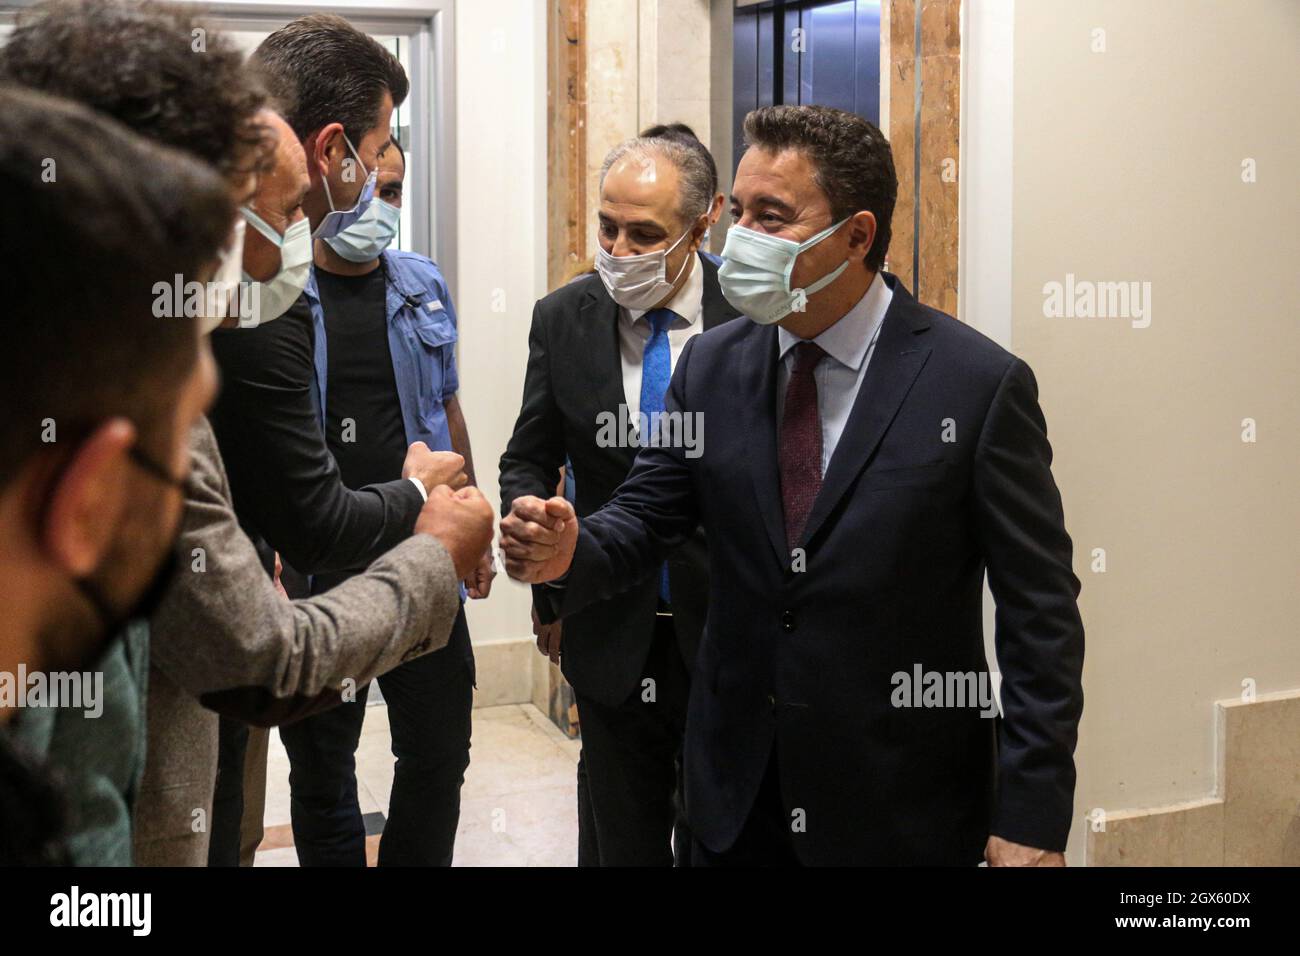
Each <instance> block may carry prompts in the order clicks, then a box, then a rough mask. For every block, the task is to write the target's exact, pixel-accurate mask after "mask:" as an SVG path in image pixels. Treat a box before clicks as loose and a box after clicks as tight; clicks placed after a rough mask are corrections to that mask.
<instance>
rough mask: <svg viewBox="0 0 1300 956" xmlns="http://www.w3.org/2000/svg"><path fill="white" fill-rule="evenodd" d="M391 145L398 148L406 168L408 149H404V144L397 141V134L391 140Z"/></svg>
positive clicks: (398, 153) (403, 166) (403, 167)
mask: <svg viewBox="0 0 1300 956" xmlns="http://www.w3.org/2000/svg"><path fill="white" fill-rule="evenodd" d="M389 145H390V146H392V147H393V149H395V150H397V155H398V156H401V157H402V169H406V150H404V149H402V144H401V143H399V142H398V141H397V137H396V136H394V137H393V138H392V139H391V140H389Z"/></svg>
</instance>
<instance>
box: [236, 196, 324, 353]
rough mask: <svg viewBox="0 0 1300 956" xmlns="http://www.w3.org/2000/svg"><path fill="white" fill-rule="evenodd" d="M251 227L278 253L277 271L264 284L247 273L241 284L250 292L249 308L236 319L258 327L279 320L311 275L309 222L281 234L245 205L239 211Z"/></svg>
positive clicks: (293, 226)
mask: <svg viewBox="0 0 1300 956" xmlns="http://www.w3.org/2000/svg"><path fill="white" fill-rule="evenodd" d="M239 211H240V212H241V213H243V215H244V219H245V220H246V221H247V222H248V224H249V225H250V226H252V227H253V228H254V229H256V230H257V231H258V232H260V233H261V234H262V235H263V236H265V237H266V240H267V242H269V243H271V244H272V245H273V246H276V247H277V248H278V249H279V250H280V270H279V271H278V272H277V273H276V274H275V275H273V276H272V277H271V278H269V279H267V280H266V281H265V282H258V281H257V280H256V279H254V278H253V277H252V276H250V275H249V274H248V273H247V272H245V273H244V282H245V283H247V288H248V290H249V300H250V303H251V307H250V308H249V309H247V310H245V311H246V312H247V314H246V315H245V314H241V315H240V317H239V324H240V326H243V327H247V326H255V325H261V324H263V323H264V322H270V321H272V320H273V319H278V318H279V317H280V316H282V315H284V313H286V312H288V311H289V306H291V305H293V303H294V302H295V301H296V300H297V298H298V296H300V295H302V290H303V288H304V287H306V285H307V276H308V275H309V274H310V273H311V251H312V250H311V223H309V222H308V221H307V217H306V216H303V217H302V218H301V219H299V220H298V221H297V222H295V223H293V224H292V225H290V226H289V228H288V229H286V230H285V231H284V235H283V236H282V235H280V234H279V233H278V232H276V231H275V230H274V229H272V228H271V225H270V224H269V223H268V222H267V221H266V220H265V219H263V218H262V217H261V216H259V215H258V214H257V213H255V212H253V210H251V209H249V208H248V207H247V206H244V207H242V208H241V209H240V210H239Z"/></svg>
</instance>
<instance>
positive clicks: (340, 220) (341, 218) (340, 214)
mask: <svg viewBox="0 0 1300 956" xmlns="http://www.w3.org/2000/svg"><path fill="white" fill-rule="evenodd" d="M343 142H345V143H347V144H348V149H349V150H351V152H352V156H353V158H354V159H355V160H356V161H357V165H358V166H360V167H361V168H362V169H365V168H366V164H365V163H363V162H362V161H361V157H360V156H359V155H358V154H357V150H356V147H355V146H353V145H352V140H350V139H348V137H347V134H346V133H344V134H343ZM378 178H379V170H378V169H377V168H376V169H372V170H370V171H369V172H368V173H367V174H366V181H365V182H364V183H362V185H361V194H360V195H359V196H357V203H356V205H355V206H353V207H352V208H351V209H335V208H334V197H333V196H331V195H330V181H329V177H328V176H326V177H324V178H323V179H322V182H323V183H324V185H325V199H326V201H328V202H329V204H330V211H329V212H328V213H326V214H325V218H324V219H322V220H321V221H320V225H318V226H317V227H316V231H315V232H313V233H312V238H313V239H328V238H330V237H331V236H337V235H338V234H339V233H340V232H342V231H343V230H344V229H346V228H347V227H348V226H350V225H352V224H353V223H354V222H356V221H357V220H358V219H360V218H361V215H362V213H364V212H365V211H366V209H367V207H369V205H370V201H371V200H372V199H373V198H374V195H375V180H376V179H378Z"/></svg>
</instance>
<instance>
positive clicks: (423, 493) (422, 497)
mask: <svg viewBox="0 0 1300 956" xmlns="http://www.w3.org/2000/svg"><path fill="white" fill-rule="evenodd" d="M406 480H407V481H410V482H413V483H414V484H415V487H417V488H419V489H420V500H421V501H428V500H429V492H427V491H425V490H424V482H422V481H421V480H420V479H419V478H416V477H415V476H414V475H412V476H411V477H410V478H408V479H406Z"/></svg>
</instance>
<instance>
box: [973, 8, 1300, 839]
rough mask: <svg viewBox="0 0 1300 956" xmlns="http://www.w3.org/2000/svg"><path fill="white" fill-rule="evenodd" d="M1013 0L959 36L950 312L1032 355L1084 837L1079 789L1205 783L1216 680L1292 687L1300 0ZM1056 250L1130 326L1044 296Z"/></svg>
mask: <svg viewBox="0 0 1300 956" xmlns="http://www.w3.org/2000/svg"><path fill="white" fill-rule="evenodd" d="M1011 6H1012V5H1011V4H1009V3H1005V2H1002V0H997V2H994V0H970V3H969V7H970V9H969V10H968V15H967V27H968V29H967V32H966V34H965V35H964V37H963V43H964V46H963V58H964V59H966V60H968V61H969V62H968V63H967V67H966V77H967V88H966V89H964V90H963V93H964V96H965V116H964V117H963V129H962V136H963V155H964V160H963V167H962V184H963V192H964V197H965V202H964V208H963V212H962V220H961V246H962V255H963V267H964V268H963V274H962V280H961V281H962V285H963V310H964V313H965V314H964V318H966V319H967V321H970V322H971V323H972V324H973V325H975V326H976V327H978V328H981V329H984V330H985V331H987V332H989V333H991V334H993V335H994V336H995V337H996V338H999V339H1002V340H1004V341H1008V342H1009V343H1010V345H1011V347H1012V348H1013V350H1014V351H1015V352H1016V353H1017V354H1018V355H1020V356H1021V357H1022V358H1024V359H1025V360H1026V361H1027V362H1029V364H1030V365H1031V366H1032V367H1033V369H1034V371H1035V373H1036V375H1037V378H1038V382H1039V388H1040V399H1041V403H1042V406H1043V409H1044V412H1045V414H1046V416H1047V422H1048V434H1049V437H1050V439H1051V441H1052V446H1053V448H1054V450H1055V453H1056V460H1055V462H1054V465H1053V471H1054V473H1055V475H1056V477H1057V481H1058V483H1059V484H1060V487H1061V491H1062V495H1063V498H1064V503H1065V515H1066V523H1067V527H1068V529H1069V531H1070V533H1071V535H1072V536H1073V538H1074V544H1075V571H1076V573H1077V574H1078V575H1079V577H1080V579H1081V580H1082V583H1083V593H1082V596H1081V598H1080V604H1081V609H1082V612H1083V619H1084V624H1085V627H1086V630H1087V656H1086V662H1085V668H1084V693H1085V707H1084V718H1083V723H1082V726H1081V728H1080V744H1079V749H1078V752H1077V755H1076V758H1077V763H1078V768H1079V784H1078V790H1077V795H1076V813H1075V830H1074V833H1073V839H1072V841H1071V851H1070V858H1071V861H1072V862H1076V863H1078V862H1082V842H1083V841H1082V839H1081V837H1082V829H1083V817H1084V815H1085V814H1087V813H1088V812H1089V811H1090V810H1091V809H1093V808H1102V809H1105V810H1108V811H1112V810H1119V809H1137V808H1147V807H1153V806H1158V805H1164V804H1171V803H1175V802H1178V801H1183V800H1191V799H1195V798H1199V797H1205V796H1209V795H1211V794H1212V793H1213V792H1214V790H1215V786H1216V779H1215V770H1216V767H1215V757H1216V755H1215V739H1214V706H1213V703H1214V701H1216V700H1218V699H1226V698H1236V697H1238V696H1239V695H1240V694H1241V691H1242V682H1243V681H1244V680H1248V679H1249V680H1253V681H1254V682H1255V684H1256V686H1257V688H1258V691H1259V692H1260V693H1261V694H1263V693H1267V692H1271V691H1282V690H1287V689H1291V688H1296V687H1300V642H1298V641H1297V633H1296V622H1297V619H1298V618H1300V597H1298V594H1300V589H1297V587H1296V568H1297V567H1298V566H1300V538H1298V537H1297V534H1296V529H1297V527H1300V496H1298V495H1297V494H1296V488H1295V482H1296V474H1297V473H1298V472H1300V405H1298V404H1297V402H1296V383H1297V381H1300V329H1298V328H1297V319H1296V302H1297V301H1300V278H1298V277H1300V271H1298V270H1297V268H1296V262H1297V261H1298V260H1300V230H1298V229H1297V228H1296V222H1297V219H1298V218H1300V191H1297V189H1296V186H1295V170H1296V169H1297V168H1300V131H1298V130H1297V127H1296V124H1295V122H1294V119H1295V104H1296V102H1297V99H1298V97H1300V82H1298V80H1297V73H1296V70H1295V51H1296V49H1297V46H1298V45H1300V5H1297V4H1296V3H1295V2H1294V0H1251V2H1241V3H1224V2H1213V0H1144V2H1142V3H1131V2H1122V3H1121V2H1114V0H1033V2H1020V3H1017V4H1015V5H1014V13H1013V14H1011V13H1010V8H1011ZM1008 16H1012V17H1013V20H1014V22H1013V23H1011V22H1008ZM1098 30H1101V31H1104V43H1105V49H1104V52H1102V51H1098V50H1095V49H1094V47H1095V45H1096V43H1097V41H1098V39H1099V36H1100V35H1099V34H1098V33H1097V32H1096V31H1098ZM1000 75H1001V76H1003V77H1004V79H1003V80H999V81H997V82H986V81H987V80H989V79H990V78H993V77H997V76H1000ZM1008 96H1009V98H1008ZM1248 159H1251V160H1254V162H1255V163H1256V169H1257V180H1256V181H1255V182H1253V183H1247V182H1243V178H1242V163H1243V162H1244V161H1246V160H1248ZM1008 222H1009V223H1010V234H1009V241H1008V239H1007V236H1006V228H1007V224H1008ZM981 262H983V265H981ZM1008 267H1009V268H1008ZM1067 274H1073V275H1075V276H1076V277H1077V278H1078V279H1081V280H1092V281H1107V282H1118V281H1138V282H1150V283H1151V321H1150V325H1149V326H1148V327H1146V328H1137V327H1134V325H1133V320H1132V319H1129V318H1090V319H1089V318H1066V317H1059V318H1055V317H1047V316H1045V315H1044V293H1043V288H1044V285H1045V283H1048V282H1052V281H1057V282H1064V280H1065V277H1066V275H1067ZM1140 321H1145V320H1140ZM1248 417H1249V418H1253V419H1254V420H1255V421H1256V422H1257V423H1258V440H1257V441H1256V442H1254V443H1247V442H1243V441H1242V420H1243V419H1244V418H1248ZM1097 548H1102V549H1105V553H1106V571H1105V572H1104V573H1099V572H1097V571H1095V570H1094V568H1093V557H1092V552H1093V549H1097ZM1278 772H1287V771H1285V768H1278Z"/></svg>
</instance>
